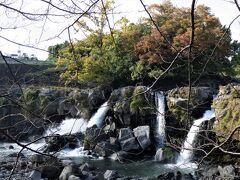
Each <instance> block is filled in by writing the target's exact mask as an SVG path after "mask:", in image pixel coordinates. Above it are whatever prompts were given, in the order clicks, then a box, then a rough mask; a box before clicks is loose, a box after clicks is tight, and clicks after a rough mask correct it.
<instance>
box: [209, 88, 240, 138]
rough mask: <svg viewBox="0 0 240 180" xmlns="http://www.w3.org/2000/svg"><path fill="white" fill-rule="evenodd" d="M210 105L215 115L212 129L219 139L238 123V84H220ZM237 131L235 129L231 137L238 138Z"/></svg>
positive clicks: (239, 122) (239, 104)
mask: <svg viewBox="0 0 240 180" xmlns="http://www.w3.org/2000/svg"><path fill="white" fill-rule="evenodd" d="M212 107H213V108H214V109H215V115H216V121H215V123H214V126H213V130H214V132H215V133H216V134H217V135H218V137H220V139H224V138H226V137H227V136H228V135H229V134H230V133H231V132H232V130H233V129H234V128H235V127H237V126H239V125H240V118H239V117H240V111H239V110H240V85H233V84H229V85H227V86H221V87H220V89H219V93H218V95H217V97H216V98H214V100H213V105H212ZM237 132H239V131H236V132H235V133H234V134H233V136H232V137H233V138H234V139H236V140H240V135H239V133H237Z"/></svg>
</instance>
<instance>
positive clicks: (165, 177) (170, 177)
mask: <svg viewBox="0 0 240 180" xmlns="http://www.w3.org/2000/svg"><path fill="white" fill-rule="evenodd" d="M174 177H175V175H174V173H173V172H168V173H164V174H161V175H159V176H158V177H157V179H161V180H174Z"/></svg>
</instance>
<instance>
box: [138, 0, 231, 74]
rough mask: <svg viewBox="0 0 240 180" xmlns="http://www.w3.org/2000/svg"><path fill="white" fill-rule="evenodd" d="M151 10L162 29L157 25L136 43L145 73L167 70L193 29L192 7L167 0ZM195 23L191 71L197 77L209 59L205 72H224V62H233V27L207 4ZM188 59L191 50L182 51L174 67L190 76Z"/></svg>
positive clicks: (200, 11)
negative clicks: (221, 20) (223, 21)
mask: <svg viewBox="0 0 240 180" xmlns="http://www.w3.org/2000/svg"><path fill="white" fill-rule="evenodd" d="M149 11H150V12H151V15H152V19H153V20H154V22H155V23H156V25H157V27H158V28H159V29H160V31H161V32H159V29H157V28H156V27H153V28H152V31H151V34H149V35H146V36H143V37H142V38H141V40H140V41H139V42H138V43H137V45H136V46H135V52H136V54H137V55H138V57H139V59H140V61H139V62H138V66H140V65H142V66H144V67H146V68H143V69H142V71H143V72H145V73H146V74H145V76H149V73H150V74H151V73H154V71H156V69H159V70H165V69H166V68H167V67H168V66H169V64H170V63H171V62H172V61H173V59H174V57H175V56H176V55H177V53H178V52H179V51H180V50H181V49H183V48H184V47H186V46H187V45H188V44H189V42H190V37H191V30H192V28H191V20H190V18H189V14H190V12H191V9H189V8H177V7H174V6H173V5H172V4H171V3H170V1H165V3H163V4H160V5H152V6H150V7H149ZM149 21H151V20H150V19H149ZM194 23H195V30H194V31H195V36H194V44H193V47H192V53H191V63H192V70H191V71H192V72H193V73H194V75H195V77H197V76H198V75H199V74H200V73H201V71H202V70H203V68H204V67H205V66H206V63H207V66H206V67H205V68H206V69H205V70H204V73H211V72H222V70H223V68H224V66H226V65H227V66H229V62H228V59H227V57H229V55H230V42H231V34H230V31H228V30H227V29H226V28H225V27H224V26H222V25H221V23H220V21H219V19H218V18H217V17H215V16H214V15H212V14H211V13H210V9H209V8H208V7H206V6H203V5H200V6H198V7H197V8H196V10H195V22H194ZM220 40H221V41H220ZM188 59H189V57H188V53H182V55H181V57H180V58H178V60H177V61H176V63H175V64H174V66H173V67H172V70H171V71H172V72H174V73H177V74H178V75H184V76H186V73H187V69H186V67H187V66H186V64H187V62H188ZM160 72H161V71H160Z"/></svg>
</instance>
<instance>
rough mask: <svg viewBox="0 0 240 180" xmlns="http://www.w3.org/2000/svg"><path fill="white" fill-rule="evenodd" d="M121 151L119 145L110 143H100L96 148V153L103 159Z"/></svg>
mask: <svg viewBox="0 0 240 180" xmlns="http://www.w3.org/2000/svg"><path fill="white" fill-rule="evenodd" d="M118 150H119V145H117V144H111V143H110V142H105V141H102V142H99V143H97V145H96V146H95V149H94V152H96V153H98V154H99V155H100V156H102V157H109V156H110V155H111V154H113V153H115V152H117V151H118Z"/></svg>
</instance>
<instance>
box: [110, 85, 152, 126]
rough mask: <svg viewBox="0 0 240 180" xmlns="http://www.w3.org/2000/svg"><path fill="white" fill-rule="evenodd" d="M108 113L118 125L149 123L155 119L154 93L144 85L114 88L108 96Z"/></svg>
mask: <svg viewBox="0 0 240 180" xmlns="http://www.w3.org/2000/svg"><path fill="white" fill-rule="evenodd" d="M109 105H110V107H111V110H110V114H113V119H114V121H115V122H116V124H117V125H118V127H131V128H134V127H137V126H139V125H146V124H147V125H149V124H150V123H151V119H156V108H155V102H154V93H153V92H152V91H151V90H149V91H147V87H145V86H136V87H133V86H127V87H123V88H119V89H116V90H114V91H113V92H112V94H111V96H110V98H109Z"/></svg>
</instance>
